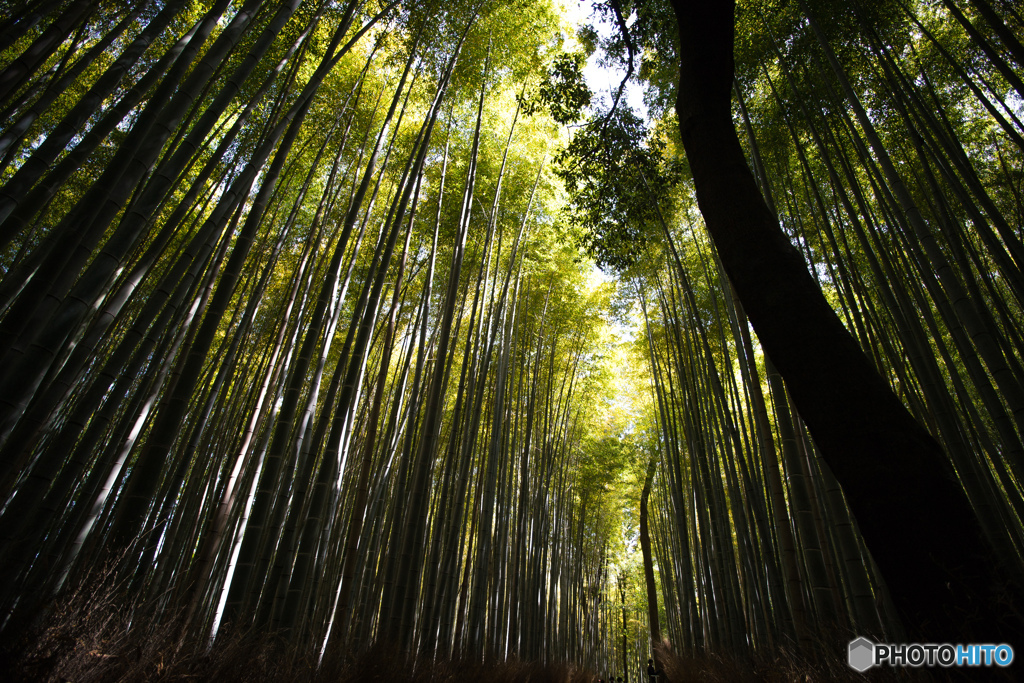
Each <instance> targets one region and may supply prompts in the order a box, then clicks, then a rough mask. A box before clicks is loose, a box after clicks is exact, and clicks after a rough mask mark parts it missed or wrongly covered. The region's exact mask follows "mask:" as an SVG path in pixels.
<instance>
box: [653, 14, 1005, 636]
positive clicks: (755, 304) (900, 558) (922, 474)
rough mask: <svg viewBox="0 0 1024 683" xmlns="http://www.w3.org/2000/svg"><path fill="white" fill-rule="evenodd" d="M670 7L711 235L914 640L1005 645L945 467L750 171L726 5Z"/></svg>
mask: <svg viewBox="0 0 1024 683" xmlns="http://www.w3.org/2000/svg"><path fill="white" fill-rule="evenodd" d="M673 6H674V9H675V12H676V17H677V20H678V25H679V37H680V45H681V47H680V76H679V91H678V99H677V102H676V111H677V114H678V118H679V128H680V133H681V136H682V141H683V145H684V147H685V149H686V155H687V157H688V159H689V162H690V168H691V170H692V173H693V178H694V183H695V186H696V192H697V200H698V203H699V205H700V209H701V213H702V214H703V216H704V220H705V223H706V224H707V229H708V232H709V234H710V235H711V237H712V239H713V241H714V243H715V246H716V248H717V249H718V253H719V255H720V256H721V260H722V263H723V265H724V267H725V270H726V272H727V274H728V276H729V279H730V280H731V281H732V283H733V285H734V287H735V290H736V293H737V295H738V296H739V298H740V300H741V301H742V303H743V306H744V308H745V309H746V311H747V314H748V316H749V318H750V321H751V322H752V323H753V325H754V330H755V331H756V332H757V335H758V338H759V339H760V341H761V344H762V345H763V347H764V349H765V352H766V353H767V354H768V355H769V356H770V357H771V358H772V360H773V361H774V362H775V365H776V366H777V367H778V369H779V372H780V373H781V375H782V377H783V378H784V379H785V382H786V387H787V389H788V390H789V393H790V395H791V398H792V400H793V403H794V405H795V406H796V408H797V410H798V412H799V413H800V416H801V417H802V418H803V419H804V421H805V423H806V424H807V426H808V427H809V429H810V431H811V433H812V435H813V436H814V439H815V442H816V443H817V445H818V446H819V448H820V449H821V453H822V455H823V456H824V457H825V460H826V461H827V462H828V464H829V466H830V467H831V468H832V469H833V471H834V472H835V475H836V477H837V479H838V480H839V481H840V483H841V484H842V486H843V488H844V490H845V492H846V494H847V497H848V500H849V502H850V505H851V508H852V509H853V511H854V513H855V515H856V517H857V520H858V522H859V524H860V529H861V532H862V533H863V536H864V539H865V541H866V543H867V546H868V548H869V549H870V551H871V553H872V555H873V557H874V559H875V561H876V563H877V565H878V567H879V568H880V570H881V572H882V574H883V576H884V577H885V580H886V582H887V584H888V587H889V590H890V592H891V594H892V598H893V601H894V602H895V604H896V606H897V607H898V609H899V610H900V612H901V614H902V617H903V618H904V620H905V622H906V626H907V629H908V631H909V634H910V635H911V636H915V637H926V638H929V639H932V640H931V642H941V641H936V640H934V639H935V638H958V639H960V640H961V641H962V640H963V637H964V636H966V635H972V636H975V637H980V636H985V637H988V638H994V637H1000V636H1005V635H1006V634H1007V633H1008V630H1009V626H1008V625H1007V623H1006V621H998V620H997V619H995V618H994V617H996V616H997V615H996V614H995V612H996V608H995V604H996V600H997V593H998V591H1000V590H1005V585H1004V584H1003V583H1002V582H1001V581H1000V577H1001V575H1000V574H999V572H998V569H997V562H996V561H995V559H994V556H993V553H992V552H991V550H990V549H989V548H988V546H987V545H985V543H984V541H983V540H982V539H983V534H982V531H981V527H980V525H979V524H978V522H977V520H976V518H975V516H974V513H973V511H972V509H971V507H970V505H969V503H968V501H967V497H966V496H965V494H964V492H963V489H962V488H961V486H960V484H959V482H958V481H957V480H956V477H955V475H954V473H953V470H952V468H951V467H950V465H949V462H948V460H947V459H946V457H945V455H944V453H943V452H942V450H941V448H940V447H939V445H938V443H937V442H936V441H935V440H934V439H933V438H932V437H931V436H930V435H929V434H928V433H927V432H926V431H925V430H924V429H923V428H922V427H921V426H920V425H919V424H918V423H917V422H916V421H914V419H913V418H912V417H911V415H910V413H909V412H908V411H907V410H906V408H905V407H904V406H903V404H902V403H901V402H900V401H899V399H898V398H897V397H896V395H895V394H894V393H893V392H892V391H891V390H890V389H889V387H888V385H887V384H886V382H885V381H884V380H883V379H882V378H881V377H880V376H879V375H878V373H877V371H876V370H875V369H874V367H873V365H872V363H871V362H870V360H869V359H868V358H867V357H866V356H865V355H864V353H863V352H862V351H861V349H860V347H859V346H858V344H857V342H856V341H855V339H854V338H853V336H852V335H851V334H850V333H849V332H848V331H847V330H846V328H845V327H844V326H843V324H842V322H841V321H840V320H839V318H838V317H837V315H836V314H835V312H834V311H833V310H832V308H831V307H830V306H829V304H828V302H827V301H826V299H825V297H824V296H823V294H822V292H821V290H820V289H819V288H818V287H817V285H816V284H815V282H814V280H813V278H812V276H811V274H810V272H808V268H807V264H806V263H805V262H804V260H803V258H802V257H801V256H800V254H799V252H798V251H797V250H796V249H795V248H794V247H793V245H792V244H791V243H790V241H789V239H788V238H787V237H786V235H785V233H784V232H783V231H782V229H781V228H780V226H779V224H778V221H777V220H776V219H775V217H774V216H773V214H772V213H771V212H770V211H769V209H768V207H767V206H766V204H765V201H764V199H763V198H762V196H761V193H760V191H759V190H758V187H757V184H756V182H755V181H754V177H753V175H752V173H751V172H750V170H749V168H748V167H747V163H746V158H745V156H744V153H743V150H742V148H741V147H740V143H739V139H738V137H737V135H736V130H735V128H734V126H733V121H732V112H731V98H730V89H731V88H732V81H733V57H732V48H733V30H734V26H733V12H734V2H732V1H731V0H717V1H714V2H707V1H704V2H696V1H694V0H689V1H688V0H674V2H673ZM989 642H993V641H989ZM995 642H997V641H995Z"/></svg>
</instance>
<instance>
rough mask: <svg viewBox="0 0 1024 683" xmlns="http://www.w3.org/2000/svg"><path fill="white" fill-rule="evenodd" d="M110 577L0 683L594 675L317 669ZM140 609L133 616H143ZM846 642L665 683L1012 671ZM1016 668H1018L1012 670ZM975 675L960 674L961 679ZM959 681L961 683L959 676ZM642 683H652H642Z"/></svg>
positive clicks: (26, 651) (490, 666) (1, 661)
mask: <svg viewBox="0 0 1024 683" xmlns="http://www.w3.org/2000/svg"><path fill="white" fill-rule="evenodd" d="M109 579H110V575H107V576H106V577H101V578H100V579H99V580H95V579H94V580H92V581H90V582H89V583H88V584H87V585H86V586H83V587H79V588H77V589H75V590H72V591H70V592H69V593H68V594H66V595H65V596H64V597H63V598H62V599H60V600H59V601H57V602H55V603H54V604H53V605H52V606H51V607H50V608H49V610H48V611H47V612H46V613H45V614H39V615H37V616H36V618H35V619H34V620H33V623H31V624H27V625H25V626H24V627H23V628H20V629H19V628H15V627H10V628H8V629H6V630H5V632H4V634H3V638H2V640H0V679H2V680H3V681H11V682H12V683H15V682H21V681H24V682H26V683H28V682H31V683H36V682H47V683H51V682H52V683H58V682H60V683H62V682H65V681H69V682H73V683H92V682H97V683H100V682H102V683H105V682H107V681H111V682H113V681H119V682H120V681H124V682H128V683H135V682H140V683H141V682H143V681H145V682H149V681H168V682H171V681H192V682H196V681H216V682H217V683H271V682H282V683H283V682H290V681H296V682H298V681H302V682H304V683H305V682H313V683H320V682H323V683H328V682H336V683H350V682H351V683H355V682H357V681H358V682H359V683H373V682H376V681H380V682H382V683H383V682H389V683H391V682H394V683H456V682H459V683H461V682H466V683H473V682H476V681H480V682H484V681H486V682H487V683H592V682H593V681H594V680H596V677H595V676H594V674H593V672H589V671H586V670H581V669H577V668H574V667H571V666H568V665H558V664H548V665H544V664H540V663H536V662H520V661H515V660H512V661H505V662H497V663H480V662H479V661H476V660H446V661H440V662H428V663H424V662H422V661H420V662H416V663H414V662H412V661H410V660H408V659H407V658H405V657H403V656H402V655H401V654H400V653H398V652H397V651H395V650H389V649H387V648H386V647H383V646H379V645H378V646H376V647H374V648H372V649H370V650H367V651H363V652H359V653H336V654H335V655H334V656H333V657H331V658H330V659H329V660H327V661H325V662H323V664H322V665H320V666H318V663H317V661H316V657H315V656H314V653H313V652H310V651H300V650H298V649H296V648H295V647H290V646H288V645H286V644H285V643H284V642H283V641H282V640H280V639H277V638H274V637H273V636H268V635H261V634H254V633H237V634H233V635H229V636H226V637H220V638H218V640H217V643H216V647H215V648H214V649H213V650H208V649H207V647H206V644H207V643H206V639H205V638H199V637H195V636H182V635H181V634H182V633H183V632H186V629H183V628H182V623H181V620H180V619H168V618H164V619H156V618H152V617H149V618H143V617H139V616H136V617H135V618H134V619H133V620H131V621H130V620H129V616H128V615H129V614H132V613H133V611H132V610H128V609H126V608H125V601H124V600H122V599H121V597H120V595H119V594H118V588H117V586H116V585H115V583H114V582H113V581H111V580H109ZM139 612H143V610H136V611H134V613H135V614H136V615H138V613H139ZM836 642H841V643H844V644H845V642H846V640H844V638H843V637H841V636H838V635H837V636H836V637H835V638H829V639H828V644H826V643H825V642H822V643H821V645H822V647H821V648H820V649H819V654H820V653H826V652H827V653H828V654H827V655H826V654H820V656H819V657H818V658H816V659H814V658H808V657H803V656H800V655H798V654H797V653H796V652H793V651H788V650H785V649H780V650H778V651H776V652H774V653H772V654H771V656H764V655H762V656H758V657H755V658H752V659H751V658H742V657H727V656H722V655H720V654H715V653H706V652H697V653H675V652H672V651H671V650H670V649H668V648H664V649H663V650H662V651H661V653H660V656H661V661H662V666H663V669H664V672H663V673H664V674H665V675H664V676H662V678H661V683H697V682H700V683H747V682H748V681H749V682H754V681H769V682H778V683H783V682H785V683H810V682H812V681H814V682H817V681H836V682H839V683H842V682H847V681H848V682H850V683H853V682H855V681H857V682H860V681H879V682H888V681H892V682H896V681H900V682H903V681H917V680H934V681H942V680H947V678H949V677H953V680H975V678H974V677H975V676H976V675H977V674H1003V677H1002V678H997V679H996V680H1012V677H1006V674H1009V673H1010V672H1009V671H1004V672H994V671H989V672H981V671H978V670H973V671H970V672H967V671H963V670H959V671H957V670H950V671H948V672H947V671H941V670H939V671H935V670H932V673H931V674H929V673H928V672H926V671H922V670H914V669H896V670H893V669H873V670H871V671H869V672H868V675H867V676H865V675H861V674H857V673H856V672H854V671H853V670H852V669H850V668H849V667H847V665H846V661H845V652H844V650H845V646H843V647H842V648H839V651H838V652H836V651H834V650H836V649H837V648H836V647H835V643H836ZM1011 668H1013V667H1011ZM968 673H970V674H972V675H971V676H970V677H963V676H964V674H968ZM956 676H961V678H955V677H956ZM644 683H646V682H644Z"/></svg>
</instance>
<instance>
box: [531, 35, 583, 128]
mask: <svg viewBox="0 0 1024 683" xmlns="http://www.w3.org/2000/svg"><path fill="white" fill-rule="evenodd" d="M585 61H586V57H585V56H584V55H583V54H581V53H569V52H563V53H561V54H559V55H558V56H557V57H555V61H554V63H553V64H552V65H551V68H550V69H549V70H548V72H547V73H546V74H545V76H544V80H543V81H541V84H540V87H539V88H538V89H537V92H536V94H535V95H534V96H533V97H527V96H521V97H520V104H521V105H522V106H523V110H524V111H525V112H526V114H528V115H531V114H533V113H535V112H536V111H537V110H538V109H540V108H541V107H544V108H546V109H547V110H548V111H550V112H551V117H552V118H553V119H555V121H557V122H558V123H561V124H563V125H565V124H570V123H576V122H577V121H579V120H580V119H581V118H583V110H584V109H585V108H586V107H588V106H590V98H591V95H592V93H591V92H590V88H589V87H587V80H586V78H585V77H584V76H583V64H584V62H585Z"/></svg>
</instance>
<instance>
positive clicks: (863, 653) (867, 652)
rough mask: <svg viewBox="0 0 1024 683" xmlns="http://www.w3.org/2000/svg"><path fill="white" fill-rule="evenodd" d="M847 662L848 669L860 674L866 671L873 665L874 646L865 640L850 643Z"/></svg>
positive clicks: (859, 639) (860, 639)
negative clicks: (848, 664)
mask: <svg viewBox="0 0 1024 683" xmlns="http://www.w3.org/2000/svg"><path fill="white" fill-rule="evenodd" d="M847 661H848V662H849V663H850V668H852V669H856V670H857V671H861V672H864V671H867V670H868V669H870V668H871V667H872V666H874V665H875V644H874V643H872V642H871V641H870V640H868V639H867V638H858V639H857V640H852V641H850V648H849V653H848V659H847Z"/></svg>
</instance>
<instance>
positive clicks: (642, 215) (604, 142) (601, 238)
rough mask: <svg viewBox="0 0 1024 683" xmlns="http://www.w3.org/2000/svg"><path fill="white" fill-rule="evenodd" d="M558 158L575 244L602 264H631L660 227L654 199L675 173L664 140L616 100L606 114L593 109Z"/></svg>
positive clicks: (618, 267)
mask: <svg viewBox="0 0 1024 683" xmlns="http://www.w3.org/2000/svg"><path fill="white" fill-rule="evenodd" d="M556 161H557V164H558V170H557V173H558V174H559V176H560V177H561V178H562V180H563V181H564V182H565V186H566V189H567V190H568V191H569V195H570V199H571V201H570V207H569V208H568V214H569V221H570V225H571V226H572V229H573V232H574V233H575V234H576V237H577V240H578V242H579V245H580V246H581V247H582V248H583V249H585V250H586V251H587V253H588V254H589V255H590V256H591V257H592V258H593V259H594V260H595V261H596V262H597V264H598V265H599V266H601V267H602V268H610V269H613V270H617V271H623V270H626V269H628V268H629V267H630V266H632V265H633V264H635V263H636V262H637V260H638V259H639V257H640V256H641V254H643V252H644V250H645V248H646V247H647V245H648V243H649V242H650V241H651V239H653V238H655V236H657V235H658V234H659V233H660V231H661V227H660V219H659V216H658V199H659V197H664V196H665V194H666V192H667V190H668V189H669V188H670V187H671V186H672V185H673V184H674V183H675V182H676V181H677V179H678V175H679V170H678V168H677V167H676V165H675V164H673V163H668V162H666V159H665V143H664V142H663V141H662V140H660V139H658V138H656V137H652V136H650V135H649V134H648V129H647V126H646V125H645V123H644V122H643V121H642V120H641V119H640V118H639V117H638V116H637V115H636V114H635V113H634V112H633V111H632V110H631V109H630V108H629V107H628V106H624V105H623V104H620V105H619V106H618V107H617V108H616V110H615V111H614V112H612V113H611V115H610V116H609V115H608V114H607V113H606V112H599V113H596V114H595V115H594V116H593V117H592V118H591V119H590V121H589V122H588V124H587V125H586V126H584V127H583V128H582V129H581V130H580V131H578V132H577V134H576V135H575V136H574V137H573V139H572V142H570V143H569V145H568V146H567V147H566V149H565V150H563V151H562V152H561V153H560V154H559V155H558V157H557V159H556Z"/></svg>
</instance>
